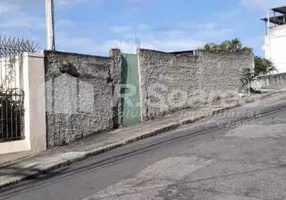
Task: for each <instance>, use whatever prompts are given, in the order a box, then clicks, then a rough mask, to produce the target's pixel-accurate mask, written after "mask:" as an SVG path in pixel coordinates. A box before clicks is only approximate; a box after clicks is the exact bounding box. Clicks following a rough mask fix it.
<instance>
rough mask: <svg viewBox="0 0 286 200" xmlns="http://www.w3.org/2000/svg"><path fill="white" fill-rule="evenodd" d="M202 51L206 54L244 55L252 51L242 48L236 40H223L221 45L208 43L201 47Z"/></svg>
mask: <svg viewBox="0 0 286 200" xmlns="http://www.w3.org/2000/svg"><path fill="white" fill-rule="evenodd" d="M203 50H204V51H208V52H214V53H217V52H243V53H246V54H250V53H252V52H253V51H252V49H251V48H248V47H246V46H243V45H242V43H241V42H240V40H239V39H238V38H235V39H233V40H225V41H224V42H223V43H221V44H215V43H208V44H206V45H205V46H204V47H203Z"/></svg>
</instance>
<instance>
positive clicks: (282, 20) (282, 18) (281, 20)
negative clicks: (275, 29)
mask: <svg viewBox="0 0 286 200" xmlns="http://www.w3.org/2000/svg"><path fill="white" fill-rule="evenodd" d="M285 18H286V17H285V15H279V16H275V17H270V18H269V21H270V22H271V23H273V24H277V25H284V24H286V20H285ZM261 20H263V21H265V22H267V21H268V18H267V17H266V18H262V19H261Z"/></svg>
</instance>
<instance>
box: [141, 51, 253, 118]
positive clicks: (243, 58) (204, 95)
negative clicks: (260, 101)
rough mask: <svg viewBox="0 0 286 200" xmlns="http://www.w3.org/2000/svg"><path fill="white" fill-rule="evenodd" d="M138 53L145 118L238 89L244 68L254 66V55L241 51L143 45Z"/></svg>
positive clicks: (192, 104) (155, 116) (154, 116)
mask: <svg viewBox="0 0 286 200" xmlns="http://www.w3.org/2000/svg"><path fill="white" fill-rule="evenodd" d="M138 56H139V68H140V80H141V106H142V117H143V120H149V119H152V118H157V117H159V116H160V115H164V114H166V113H168V112H171V111H173V110H177V109H181V108H184V107H191V106H194V105H197V104H198V103H199V102H204V101H205V100H207V101H209V100H210V99H211V98H215V96H216V95H221V96H222V95H226V94H228V93H231V94H233V93H235V92H238V90H239V89H240V88H241V82H240V73H241V69H242V68H247V67H250V68H253V67H254V58H253V55H246V54H240V53H216V54H214V53H206V52H202V51H197V52H195V53H193V52H186V53H165V52H158V51H153V50H146V49H140V50H139V52H138ZM211 101H212V100H211Z"/></svg>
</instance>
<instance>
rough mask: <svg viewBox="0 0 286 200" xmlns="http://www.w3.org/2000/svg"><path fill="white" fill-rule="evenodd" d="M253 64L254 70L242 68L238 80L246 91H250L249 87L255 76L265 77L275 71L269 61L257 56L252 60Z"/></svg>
mask: <svg viewBox="0 0 286 200" xmlns="http://www.w3.org/2000/svg"><path fill="white" fill-rule="evenodd" d="M254 63H255V66H254V69H250V68H244V69H243V70H242V73H241V79H240V80H241V82H242V84H243V86H244V87H246V88H247V89H248V90H250V85H251V83H252V82H253V81H254V80H255V79H256V77H257V76H260V75H266V74H269V73H271V72H273V71H275V70H276V68H275V66H274V64H273V63H272V62H271V61H270V60H268V59H265V58H261V57H259V56H256V57H255V58H254Z"/></svg>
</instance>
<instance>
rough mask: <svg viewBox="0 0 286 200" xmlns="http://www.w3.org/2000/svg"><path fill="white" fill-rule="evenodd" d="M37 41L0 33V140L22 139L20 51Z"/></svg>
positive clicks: (29, 49) (30, 48)
mask: <svg viewBox="0 0 286 200" xmlns="http://www.w3.org/2000/svg"><path fill="white" fill-rule="evenodd" d="M38 48H39V44H37V43H34V42H31V41H28V40H23V39H16V38H12V37H6V36H1V35H0V142H8V141H16V140H22V139H24V134H23V132H24V91H23V89H22V88H23V80H22V77H23V76H22V70H21V69H22V64H23V54H24V53H25V52H27V53H32V52H35V51H36V50H37V49H38Z"/></svg>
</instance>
